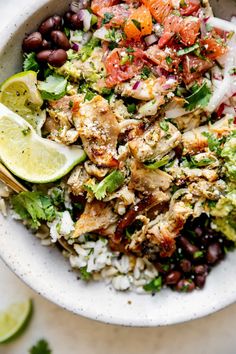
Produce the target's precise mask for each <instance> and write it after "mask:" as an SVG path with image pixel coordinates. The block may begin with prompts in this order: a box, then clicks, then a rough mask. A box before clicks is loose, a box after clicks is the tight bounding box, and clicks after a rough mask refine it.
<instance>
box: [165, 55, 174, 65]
mask: <svg viewBox="0 0 236 354" xmlns="http://www.w3.org/2000/svg"><path fill="white" fill-rule="evenodd" d="M172 62H173V59H172V58H171V57H170V56H168V57H166V63H167V64H168V65H170V64H172Z"/></svg>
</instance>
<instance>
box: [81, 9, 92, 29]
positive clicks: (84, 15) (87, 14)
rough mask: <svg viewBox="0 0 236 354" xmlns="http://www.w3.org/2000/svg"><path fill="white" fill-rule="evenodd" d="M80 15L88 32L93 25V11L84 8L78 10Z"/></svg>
mask: <svg viewBox="0 0 236 354" xmlns="http://www.w3.org/2000/svg"><path fill="white" fill-rule="evenodd" d="M78 15H79V18H80V19H81V21H83V25H84V31H85V32H88V31H89V30H90V27H91V19H92V15H91V13H90V12H89V11H88V10H86V9H82V10H80V11H79V12H78Z"/></svg>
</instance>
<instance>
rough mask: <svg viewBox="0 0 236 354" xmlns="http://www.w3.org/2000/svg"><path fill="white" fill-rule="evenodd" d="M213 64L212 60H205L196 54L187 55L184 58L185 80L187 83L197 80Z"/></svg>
mask: <svg viewBox="0 0 236 354" xmlns="http://www.w3.org/2000/svg"><path fill="white" fill-rule="evenodd" d="M212 66H213V62H212V61H211V60H203V59H200V58H198V57H196V56H194V55H185V57H184V59H183V80H184V82H185V84H186V85H188V84H190V83H191V82H192V81H194V80H197V79H198V78H199V77H201V76H202V74H203V73H204V72H205V71H207V70H209V69H210V68H211V67H212Z"/></svg>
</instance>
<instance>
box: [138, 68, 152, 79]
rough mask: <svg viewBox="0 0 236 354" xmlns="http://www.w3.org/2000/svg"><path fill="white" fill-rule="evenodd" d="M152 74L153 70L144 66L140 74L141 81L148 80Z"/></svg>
mask: <svg viewBox="0 0 236 354" xmlns="http://www.w3.org/2000/svg"><path fill="white" fill-rule="evenodd" d="M150 74H151V69H150V68H149V67H148V66H144V67H143V69H142V71H141V74H140V76H141V79H143V80H146V79H148V78H149V76H150Z"/></svg>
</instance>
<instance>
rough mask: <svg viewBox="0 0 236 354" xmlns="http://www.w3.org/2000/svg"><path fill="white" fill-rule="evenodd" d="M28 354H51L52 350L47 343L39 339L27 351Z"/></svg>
mask: <svg viewBox="0 0 236 354" xmlns="http://www.w3.org/2000/svg"><path fill="white" fill-rule="evenodd" d="M29 353H30V354H51V353H52V350H51V349H50V347H49V344H48V342H47V341H46V340H45V339H40V340H39V341H38V342H37V343H36V344H35V345H34V346H33V347H32V348H30V350H29Z"/></svg>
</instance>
